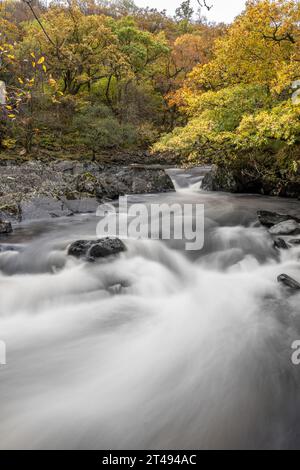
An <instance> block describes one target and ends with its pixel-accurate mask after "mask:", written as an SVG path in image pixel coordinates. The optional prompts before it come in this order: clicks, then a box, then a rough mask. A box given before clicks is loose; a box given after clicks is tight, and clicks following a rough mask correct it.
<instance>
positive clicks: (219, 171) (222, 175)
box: [202, 165, 239, 193]
mask: <svg viewBox="0 0 300 470" xmlns="http://www.w3.org/2000/svg"><path fill="white" fill-rule="evenodd" d="M202 189H203V190H204V191H228V192H231V193H236V192H238V189H239V188H238V184H237V181H236V180H235V178H234V175H233V173H232V172H231V171H230V170H227V169H224V168H220V167H218V166H216V165H213V166H212V168H211V171H210V172H208V173H206V175H205V176H204V178H203V181H202Z"/></svg>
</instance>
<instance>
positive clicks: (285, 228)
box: [270, 220, 300, 235]
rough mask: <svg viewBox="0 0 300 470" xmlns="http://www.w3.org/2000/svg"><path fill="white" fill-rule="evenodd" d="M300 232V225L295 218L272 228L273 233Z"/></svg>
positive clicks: (288, 233) (289, 233) (287, 233)
mask: <svg viewBox="0 0 300 470" xmlns="http://www.w3.org/2000/svg"><path fill="white" fill-rule="evenodd" d="M298 231H299V232H300V225H299V224H298V223H297V222H296V221H295V220H287V221H285V222H280V223H279V224H277V225H273V227H271V228H270V233H271V234H272V235H293V234H295V233H298Z"/></svg>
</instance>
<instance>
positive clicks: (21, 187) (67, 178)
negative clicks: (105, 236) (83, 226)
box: [0, 161, 174, 233]
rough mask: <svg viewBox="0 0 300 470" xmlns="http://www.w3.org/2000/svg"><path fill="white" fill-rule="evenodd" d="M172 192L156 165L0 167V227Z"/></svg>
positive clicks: (37, 163)
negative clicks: (134, 196)
mask: <svg viewBox="0 0 300 470" xmlns="http://www.w3.org/2000/svg"><path fill="white" fill-rule="evenodd" d="M172 190H174V186H173V183H172V181H171V179H170V177H169V176H168V175H167V174H166V172H165V169H164V167H163V166H160V165H141V164H135V165H127V166H113V165H100V164H98V163H93V162H85V163H82V162H76V161H75V162H74V161H56V162H51V163H44V162H40V161H30V162H27V163H23V164H16V163H15V164H12V163H7V164H3V165H1V166H0V221H1V222H2V224H0V231H2V233H8V232H9V231H10V230H11V228H10V226H9V225H7V224H5V223H4V222H7V221H8V222H11V223H15V222H20V221H24V220H34V219H44V218H45V219H46V218H54V217H60V216H71V215H73V214H74V213H83V212H85V213H86V212H94V211H95V210H96V208H97V206H98V204H99V203H101V202H105V201H108V200H114V199H117V198H118V197H119V196H121V195H125V194H147V193H162V192H167V191H172Z"/></svg>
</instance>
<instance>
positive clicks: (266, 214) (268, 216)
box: [257, 211, 300, 227]
mask: <svg viewBox="0 0 300 470" xmlns="http://www.w3.org/2000/svg"><path fill="white" fill-rule="evenodd" d="M257 216H258V220H259V221H260V223H261V224H262V225H265V226H266V227H273V225H277V224H280V223H281V222H286V221H287V220H295V221H296V222H298V223H300V219H298V218H297V217H294V216H292V215H288V214H285V215H283V214H277V213H276V212H270V211H258V212H257Z"/></svg>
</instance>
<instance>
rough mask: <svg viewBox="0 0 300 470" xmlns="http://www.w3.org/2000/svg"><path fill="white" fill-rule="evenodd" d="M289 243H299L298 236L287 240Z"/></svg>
mask: <svg viewBox="0 0 300 470" xmlns="http://www.w3.org/2000/svg"><path fill="white" fill-rule="evenodd" d="M289 243H290V244H291V245H300V238H293V239H292V240H289Z"/></svg>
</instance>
